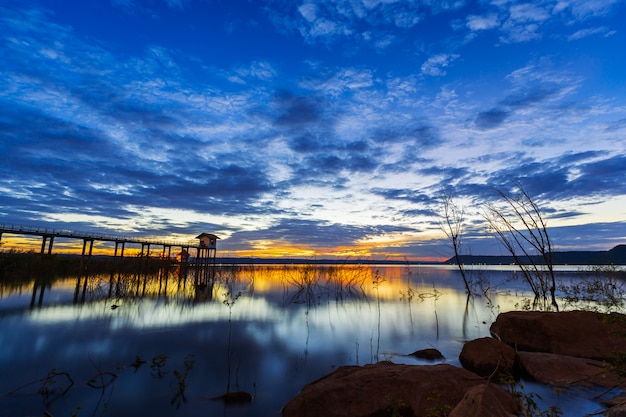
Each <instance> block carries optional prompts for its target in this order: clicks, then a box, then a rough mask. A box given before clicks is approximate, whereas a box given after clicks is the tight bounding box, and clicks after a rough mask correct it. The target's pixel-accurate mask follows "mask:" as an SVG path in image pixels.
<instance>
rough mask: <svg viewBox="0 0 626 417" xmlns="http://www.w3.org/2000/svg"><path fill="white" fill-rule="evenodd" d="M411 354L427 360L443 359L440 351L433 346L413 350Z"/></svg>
mask: <svg viewBox="0 0 626 417" xmlns="http://www.w3.org/2000/svg"><path fill="white" fill-rule="evenodd" d="M411 356H415V357H416V358H419V359H426V360H429V361H436V360H439V359H445V358H444V357H443V355H442V354H441V352H439V351H438V350H437V349H433V348H428V349H421V350H416V351H415V352H413V353H411Z"/></svg>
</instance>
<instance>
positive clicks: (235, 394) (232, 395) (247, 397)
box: [213, 391, 253, 404]
mask: <svg viewBox="0 0 626 417" xmlns="http://www.w3.org/2000/svg"><path fill="white" fill-rule="evenodd" d="M213 399H214V400H219V401H224V403H226V404H248V403H251V402H252V399H253V397H252V394H250V393H249V392H245V391H231V392H227V393H226V394H224V395H220V396H219V397H215V398H213Z"/></svg>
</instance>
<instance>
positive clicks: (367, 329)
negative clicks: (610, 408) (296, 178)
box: [0, 265, 600, 417]
mask: <svg viewBox="0 0 626 417" xmlns="http://www.w3.org/2000/svg"><path fill="white" fill-rule="evenodd" d="M578 269H579V268H576V267H572V268H567V267H562V268H560V269H559V272H558V279H559V281H560V282H562V283H567V282H571V281H572V280H578V279H580V278H581V277H582V276H583V275H584V274H583V273H582V272H579V271H578ZM471 274H472V278H473V279H474V280H475V281H479V282H480V285H478V286H477V287H476V288H477V291H476V292H477V295H475V296H473V297H471V298H469V299H468V297H467V296H466V294H465V290H464V285H463V281H462V279H461V277H460V274H459V272H458V271H457V270H456V269H455V267H452V266H433V265H423V266H372V265H336V266H322V265H297V266H294V265H262V266H259V265H257V266H253V265H240V266H221V267H220V266H218V267H217V268H216V269H215V270H214V271H209V273H208V274H206V276H205V275H203V274H200V278H197V277H196V275H195V273H194V271H184V270H183V271H181V270H174V269H172V270H161V271H159V272H158V273H153V274H122V273H116V272H113V273H107V274H99V275H94V276H89V277H70V278H63V279H56V280H53V281H48V282H38V281H33V280H31V281H29V282H24V283H21V284H19V285H17V284H12V285H7V284H2V283H0V346H1V347H2V349H1V350H0V415H2V416H31V415H32V416H35V415H37V416H39V415H42V414H43V413H44V411H46V412H48V413H49V414H50V415H52V416H55V417H58V416H70V415H79V416H131V415H150V416H212V415H224V416H279V415H280V409H281V407H282V406H283V405H284V404H285V403H286V402H287V401H289V400H290V399H291V398H293V397H294V396H295V395H296V394H297V393H298V391H299V390H300V389H302V387H304V386H305V385H306V384H307V383H309V382H312V381H314V380H315V379H317V378H320V377H322V376H324V375H326V374H328V373H330V372H332V371H333V370H334V369H336V367H338V366H341V365H363V364H368V363H373V362H377V361H380V360H390V361H393V362H396V363H406V364H426V363H427V362H424V361H422V360H419V359H416V358H415V357H413V356H411V355H410V353H412V352H414V351H416V350H419V349H425V348H431V347H433V348H436V349H438V350H439V351H441V353H442V354H443V355H444V356H445V358H446V359H445V362H447V363H451V364H453V365H459V362H458V355H459V353H460V351H461V348H462V346H463V344H464V343H465V342H467V341H469V340H472V339H475V338H479V337H485V336H489V326H490V325H491V323H492V322H493V321H494V320H495V318H496V317H497V315H498V314H499V313H501V312H506V311H511V310H520V309H524V308H529V306H530V305H531V300H532V297H531V294H530V293H529V292H528V291H527V288H526V287H525V285H524V283H523V282H522V281H521V280H519V279H514V277H515V268H513V267H508V266H507V267H484V266H483V267H477V268H475V269H473V270H472V271H471ZM205 277H208V278H207V280H206V281H205V280H204V278H205ZM196 284H202V285H196ZM204 284H206V285H204ZM561 302H562V303H563V301H561ZM561 305H562V307H561V308H562V309H573V308H575V307H576V306H573V305H572V306H567V305H564V304H561ZM524 385H525V387H526V390H527V391H531V392H536V393H538V394H540V395H541V396H542V397H543V401H539V402H540V404H541V405H542V406H545V407H546V408H547V406H548V405H552V404H554V403H555V402H556V401H558V405H559V406H560V407H561V408H562V409H563V410H564V414H563V415H565V416H584V415H586V414H588V413H592V412H594V411H597V410H598V409H599V405H598V404H597V403H595V402H594V401H593V400H592V398H593V396H595V395H596V394H598V393H599V392H600V391H598V390H593V389H574V390H568V391H566V392H562V393H560V394H558V398H557V395H556V394H555V392H554V390H552V389H550V388H546V387H541V386H538V385H536V384H533V383H530V382H524ZM236 391H245V392H248V393H250V394H252V395H253V401H252V402H251V403H248V404H239V405H233V404H226V403H225V402H224V401H222V400H221V399H219V397H221V396H222V395H224V394H225V393H227V392H236Z"/></svg>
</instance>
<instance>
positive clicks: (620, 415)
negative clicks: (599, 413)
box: [604, 404, 626, 417]
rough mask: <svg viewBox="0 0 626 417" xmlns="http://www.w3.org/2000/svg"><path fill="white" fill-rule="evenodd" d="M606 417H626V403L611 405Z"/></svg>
mask: <svg viewBox="0 0 626 417" xmlns="http://www.w3.org/2000/svg"><path fill="white" fill-rule="evenodd" d="M604 415H605V416H606V417H626V405H623V404H622V405H616V406H615V407H611V408H609V409H608V410H607V412H606V413H604Z"/></svg>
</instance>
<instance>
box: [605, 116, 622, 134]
mask: <svg viewBox="0 0 626 417" xmlns="http://www.w3.org/2000/svg"><path fill="white" fill-rule="evenodd" d="M622 129H626V118H624V119H619V120H616V121H614V122H611V123H609V125H608V126H607V127H606V129H605V130H606V131H607V132H617V131H618V130H622Z"/></svg>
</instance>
